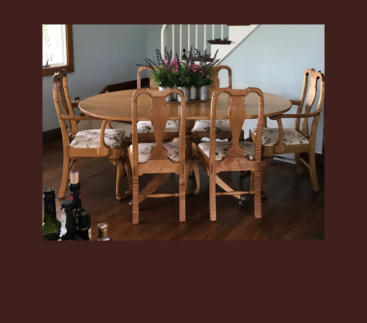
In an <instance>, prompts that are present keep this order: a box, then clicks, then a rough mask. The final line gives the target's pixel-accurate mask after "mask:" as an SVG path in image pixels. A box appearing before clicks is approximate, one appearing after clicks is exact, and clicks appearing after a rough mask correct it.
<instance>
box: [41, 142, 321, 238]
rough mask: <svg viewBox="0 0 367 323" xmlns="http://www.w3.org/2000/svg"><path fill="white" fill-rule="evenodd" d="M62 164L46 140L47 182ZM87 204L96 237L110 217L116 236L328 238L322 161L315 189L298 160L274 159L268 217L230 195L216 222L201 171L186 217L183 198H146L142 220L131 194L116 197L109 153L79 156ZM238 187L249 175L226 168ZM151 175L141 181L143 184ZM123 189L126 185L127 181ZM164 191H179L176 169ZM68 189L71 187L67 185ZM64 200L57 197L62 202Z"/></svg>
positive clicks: (221, 202) (56, 177)
mask: <svg viewBox="0 0 367 323" xmlns="http://www.w3.org/2000/svg"><path fill="white" fill-rule="evenodd" d="M61 164H62V144H61V141H60V140H54V141H51V142H46V143H44V145H43V187H44V188H46V187H54V188H55V189H56V190H58V187H59V182H60V176H61ZM78 168H79V170H80V185H81V193H82V203H83V207H84V208H85V209H86V210H87V211H88V212H89V213H90V215H91V219H92V237H93V239H97V228H96V225H97V223H98V222H102V221H103V222H107V223H108V225H109V235H110V236H111V238H112V239H113V240H323V239H324V235H325V232H324V231H325V228H324V183H323V177H324V176H323V174H324V172H323V169H321V167H319V169H318V176H319V181H320V187H321V191H320V192H317V193H315V192H313V190H312V187H311V182H310V180H309V175H308V173H307V172H304V174H301V175H298V174H297V173H296V170H295V165H292V164H287V163H283V162H279V161H273V162H272V163H271V164H270V165H269V168H268V198H267V199H264V200H263V201H262V202H263V203H262V210H263V218H262V219H260V220H256V219H255V218H254V216H253V203H252V199H250V201H249V202H247V203H246V205H245V206H244V207H240V206H239V205H238V200H237V199H234V198H233V197H230V196H225V197H218V198H217V222H215V223H212V222H210V221H209V191H208V178H207V176H206V175H205V174H204V172H203V171H201V192H200V195H199V196H195V195H193V194H192V195H189V196H187V200H186V209H187V222H186V223H179V222H178V199H177V198H165V199H147V200H145V201H144V202H143V203H142V204H141V207H140V218H141V223H140V224H138V225H133V224H132V223H131V206H129V204H128V202H129V200H127V199H125V200H122V201H117V200H116V199H115V175H116V173H115V167H114V166H113V165H112V164H111V163H110V162H109V161H108V160H107V159H105V158H100V159H99V158H95V159H93V158H84V159H80V160H79V161H78ZM225 175H226V176H225V177H224V178H225V179H226V180H227V181H229V182H231V183H234V186H237V187H238V188H239V187H240V186H241V185H242V186H243V187H244V188H246V187H247V186H248V177H247V176H244V177H240V176H239V174H238V173H235V174H225ZM150 178H151V177H150V176H145V177H144V178H143V180H142V181H141V182H142V183H141V184H142V186H144V185H145V183H147V181H148V180H149V179H150ZM122 185H123V187H122V189H123V191H124V190H125V189H126V188H127V183H126V179H124V181H123V184H122ZM163 186H164V187H163V188H162V189H160V191H161V192H164V191H168V192H170V191H173V190H176V191H178V179H177V177H175V176H174V175H171V176H170V177H169V179H168V180H167V182H166V183H165V185H163ZM67 192H68V190H67ZM59 204H60V202H59V201H57V206H59Z"/></svg>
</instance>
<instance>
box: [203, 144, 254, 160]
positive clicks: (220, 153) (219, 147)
mask: <svg viewBox="0 0 367 323" xmlns="http://www.w3.org/2000/svg"><path fill="white" fill-rule="evenodd" d="M231 145H232V143H231V142H230V141H216V142H215V160H218V161H219V160H222V159H223V158H225V157H226V155H227V151H228V149H229V148H230V147H231ZM198 147H199V149H200V150H201V151H202V152H203V153H204V154H205V155H206V156H207V157H208V158H209V150H210V142H208V141H207V142H201V143H200V144H199V145H198ZM240 147H241V148H242V149H243V155H244V156H245V157H246V158H247V159H248V160H253V159H254V144H253V143H252V142H251V141H240Z"/></svg>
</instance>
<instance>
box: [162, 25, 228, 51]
mask: <svg viewBox="0 0 367 323" xmlns="http://www.w3.org/2000/svg"><path fill="white" fill-rule="evenodd" d="M176 26H178V37H177V35H176V34H177V32H176ZM224 26H225V25H223V24H222V25H214V24H212V25H211V38H212V39H214V38H215V34H216V31H217V30H218V27H219V28H220V37H221V39H222V40H223V39H224ZM208 27H209V28H208ZM184 29H185V31H186V35H185V36H186V37H185V39H184V37H183V34H184ZM199 29H201V31H202V33H201V34H200V38H201V39H202V44H200V43H199ZM169 33H171V41H170V42H168V39H169ZM208 37H210V25H206V24H204V25H203V28H199V25H197V24H196V25H187V27H186V28H183V25H182V24H180V25H167V24H165V25H163V26H162V29H161V52H162V53H164V48H165V47H167V50H168V51H169V50H172V54H173V55H175V53H176V52H177V53H178V56H179V57H181V55H182V52H183V48H187V49H188V50H189V49H190V48H191V47H193V48H196V49H198V50H200V51H202V52H204V51H205V50H206V51H207V53H210V46H208V43H207V38H208ZM177 38H178V39H177ZM184 40H185V43H184ZM169 45H171V46H169ZM201 45H202V46H201Z"/></svg>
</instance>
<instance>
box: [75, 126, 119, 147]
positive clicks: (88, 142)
mask: <svg viewBox="0 0 367 323" xmlns="http://www.w3.org/2000/svg"><path fill="white" fill-rule="evenodd" d="M100 133H101V129H88V130H82V131H79V132H77V133H76V135H75V138H74V139H73V141H72V142H71V143H70V147H72V148H98V146H99V135H100ZM121 141H122V131H121V130H118V129H105V134H104V143H105V145H106V146H108V147H110V148H113V149H119V148H121Z"/></svg>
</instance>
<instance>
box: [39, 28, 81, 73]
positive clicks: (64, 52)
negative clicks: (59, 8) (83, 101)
mask: <svg viewBox="0 0 367 323" xmlns="http://www.w3.org/2000/svg"><path fill="white" fill-rule="evenodd" d="M62 68H64V69H65V70H66V71H67V72H69V73H70V72H74V54H73V32H72V27H71V25H42V75H43V76H45V75H52V74H54V73H55V72H57V71H58V70H60V69H62Z"/></svg>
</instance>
